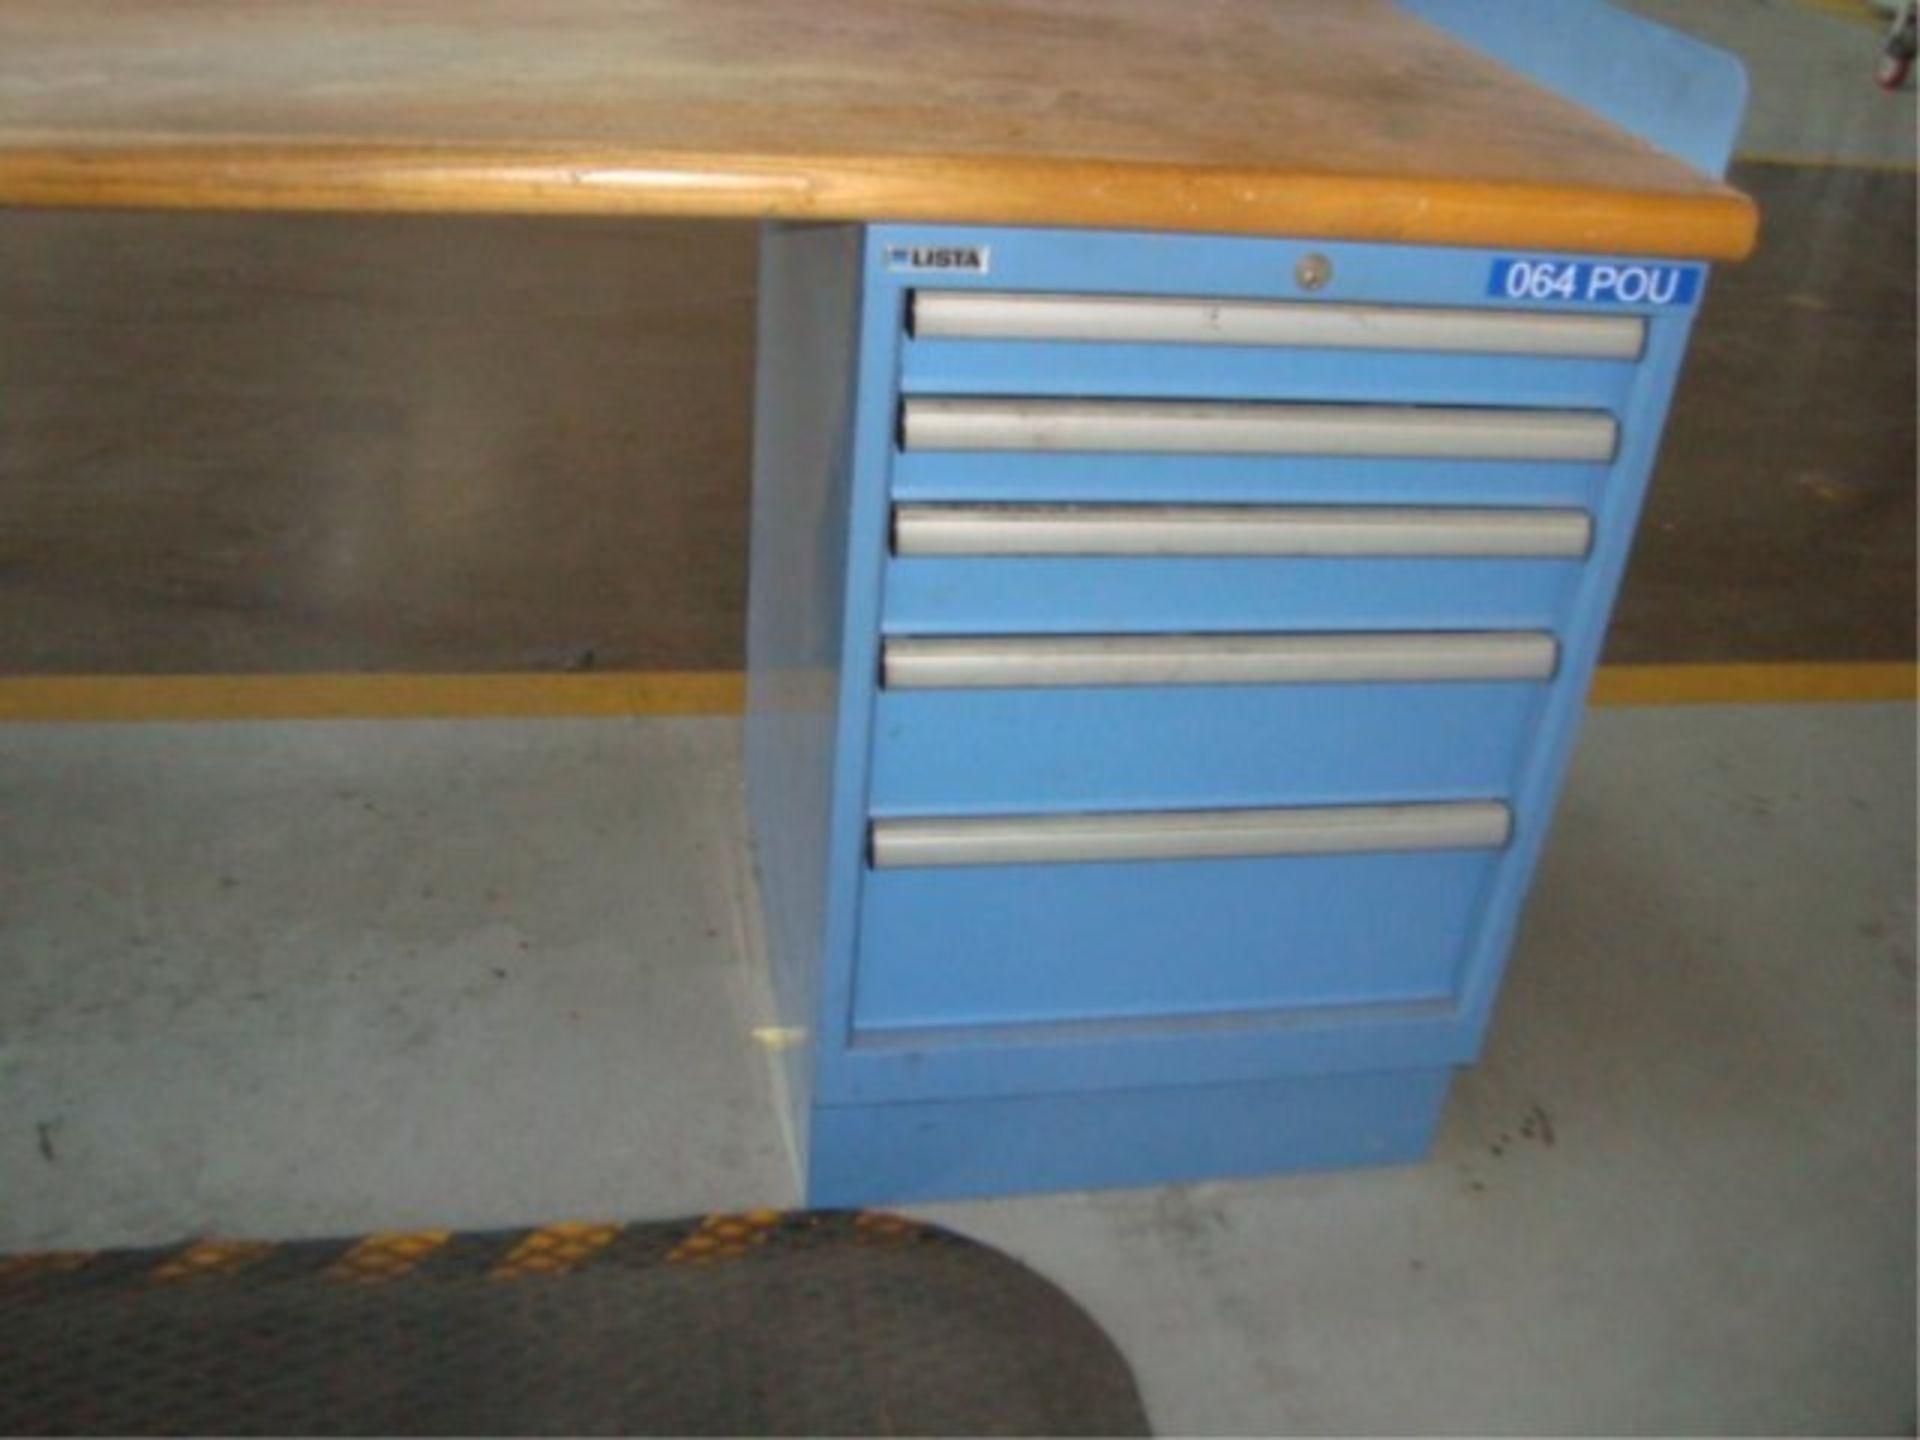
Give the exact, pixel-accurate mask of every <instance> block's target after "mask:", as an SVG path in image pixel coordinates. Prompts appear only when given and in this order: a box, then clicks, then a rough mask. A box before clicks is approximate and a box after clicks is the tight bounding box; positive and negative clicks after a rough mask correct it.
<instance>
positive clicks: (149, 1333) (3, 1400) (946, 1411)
mask: <svg viewBox="0 0 1920 1440" xmlns="http://www.w3.org/2000/svg"><path fill="white" fill-rule="evenodd" d="M0 1432H5V1433H8V1434H134V1435H139V1434H188V1433H192V1434H228V1435H234V1434H255V1435H257V1434H275V1435H295V1434H321V1435H340V1434H394V1435H408V1434H414V1435H418V1434H464V1435H524V1434H536V1435H537V1434H567V1435H589V1434H676V1435H696V1434H699V1435H710V1434H822V1435H835V1434H840V1435H853V1434H976V1435H989V1434H1003V1435H1004V1434H1022V1435H1043V1434H1061V1435H1072V1434H1102V1435H1142V1434H1146V1433H1147V1429H1146V1420H1145V1416H1144V1414H1143V1412H1142V1410H1141V1406H1140V1399H1139V1394H1138V1392H1137V1391H1136V1389H1135V1387H1134V1382H1133V1377H1132V1375H1131V1373H1130V1372H1129V1371H1128V1368H1127V1365H1126V1362H1125V1361H1124V1360H1123V1359H1122V1358H1121V1356H1120V1354H1119V1352H1118V1351H1117V1350H1116V1349H1115V1348H1114V1346H1113V1344H1112V1342H1111V1341H1110V1340H1108V1338H1107V1337H1106V1335H1105V1334H1104V1333H1103V1332H1102V1331H1101V1330H1100V1329H1099V1327H1098V1326H1096V1325H1095V1324H1094V1323H1093V1321H1092V1320H1090V1319H1089V1318H1088V1317H1087V1315H1086V1314H1085V1313H1084V1312H1083V1311H1082V1310H1080V1308H1079V1307H1078V1306H1076V1305H1075V1304H1074V1303H1073V1302H1072V1301H1071V1300H1069V1299H1068V1298H1067V1297H1066V1296H1065V1295H1063V1294H1062V1293H1061V1292H1060V1291H1059V1290H1057V1289H1056V1288H1054V1286H1052V1285H1051V1284H1049V1283H1048V1282H1047V1281H1045V1280H1042V1279H1041V1278H1040V1277H1039V1276H1037V1275H1035V1274H1034V1273H1033V1272H1032V1271H1030V1270H1028V1269H1026V1268H1025V1267H1024V1266H1022V1265H1019V1264H1018V1263H1016V1262H1015V1261H1013V1260H1011V1259H1009V1258H1007V1257H1006V1256H1004V1255H1001V1254H999V1253H998V1252H997V1251H994V1250H990V1249H988V1248H986V1247H984V1246H981V1245H977V1244H975V1243H973V1242H972V1241H969V1240H965V1239H963V1238H961V1237H959V1236H957V1235H954V1234H952V1233H950V1232H948V1231H944V1230H941V1229H938V1228H935V1227H931V1226H924V1225H919V1224H916V1223H914V1222H911V1221H908V1220H904V1219H902V1218H900V1217H897V1216H892V1215H885V1214H866V1213H863V1214H851V1213H842V1212H795V1213H787V1214H780V1213H776V1212H770V1211H767V1212H756V1213H754V1214H750V1215H736V1216H708V1217H706V1218H704V1219H701V1220H688V1221H677V1222H668V1223H664V1224H648V1225H632V1226H613V1225H557V1226H551V1227H548V1228H546V1229H541V1230H516V1231H504V1232H499V1233H490V1234H464V1235H448V1234H445V1233H443V1232H421V1233H418V1234H406V1235H382V1236H367V1237H362V1238H360V1239H358V1240H341V1241H316V1242H300V1243H295V1244H286V1245H256V1244H220V1243H211V1242H208V1243H201V1244H196V1245H190V1246H185V1247H180V1248H175V1249H170V1250H124V1251H102V1252H98V1253H91V1254H48V1255H26V1256H17V1257H13V1258H11V1259H0Z"/></svg>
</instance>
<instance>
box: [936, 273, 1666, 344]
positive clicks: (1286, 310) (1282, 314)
mask: <svg viewBox="0 0 1920 1440" xmlns="http://www.w3.org/2000/svg"><path fill="white" fill-rule="evenodd" d="M907 328H908V333H909V334H910V335H911V336H912V337H913V338H914V339H916V340H927V339H962V340H1081V341H1099V342H1112V341H1124V342H1129V343H1151V344H1188V345H1197V346H1200V347H1202V348H1203V349H1208V350H1219V349H1222V348H1229V347H1236V346H1246V345H1254V346H1281V347H1286V348H1299V347H1307V348H1311V349H1327V350H1369V351H1372V350H1386V351H1430V352H1437V353H1444V354H1468V355H1475V354H1479V355H1530V356H1539V357H1550V358H1556V359H1571V358H1585V359H1603V360H1636V359H1638V358H1639V356H1640V352H1641V350H1642V349H1643V348H1644V346H1645V344H1646V330H1647V327H1646V321H1644V320H1642V319H1641V318H1640V317H1639V316H1637V315H1606V314H1591V313H1589V314H1575V313H1554V312H1546V311H1516V310H1495V309H1472V308H1467V307H1462V306H1448V305H1378V304H1376V305H1355V304H1340V303H1336V302H1332V301H1325V300H1257V299H1249V298H1245V297H1226V298H1222V297H1204V296H1186V295H1126V294H1082V293H1072V292H1060V291H1051V292H1049V291H1006V290H999V291H995V290H921V291H916V292H915V293H914V294H912V295H911V296H909V297H908V306H907Z"/></svg>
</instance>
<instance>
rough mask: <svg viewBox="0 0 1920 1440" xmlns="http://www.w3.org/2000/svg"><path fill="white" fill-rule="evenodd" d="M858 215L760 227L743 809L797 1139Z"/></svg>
mask: <svg viewBox="0 0 1920 1440" xmlns="http://www.w3.org/2000/svg"><path fill="white" fill-rule="evenodd" d="M859 268H860V229H859V227H857V226H806V225H770V226H767V227H766V228H765V229H763V230H762V232H761V237H760V294H759V337H758V348H757V359H756V361H755V374H754V426H753V521H752V539H751V574H750V579H749V588H748V602H747V611H748V618H747V727H746V770H747V809H748V817H749V822H750V824H751V826H752V832H753V849H754V862H755V868H756V870H757V872H758V876H759V883H760V896H761V905H762V907H763V911H764V914H765V919H766V924H765V931H766V942H767V951H768V956H769V961H770V964H771V967H772V981H773V992H774V999H775V1003H776V1005H777V1006H778V1009H779V1019H780V1024H781V1026H782V1027H783V1028H784V1029H786V1030H787V1031H789V1032H790V1034H791V1033H792V1032H799V1034H798V1035H797V1036H795V1038H794V1039H792V1040H790V1041H789V1043H787V1044H786V1045H785V1047H784V1050H783V1056H784V1059H785V1069H786V1081H787V1089H788V1100H789V1103H790V1105H791V1107H792V1112H793V1122H794V1125H795V1131H796V1138H797V1139H798V1141H799V1143H800V1146H801V1149H802V1151H803V1153H804V1149H805V1145H806V1138H807V1137H806V1124H807V1114H808V1107H809V1104H810V1100H811V1093H812V1060H811V1056H812V1046H811V1045H810V1044H809V1043H807V1040H806V1038H805V1037H806V1036H808V1035H810V1034H811V1031H812V1028H813V1023H814V1022H813V1017H814V1015H815V1013H816V1010H817V1005H818V998H819V993H820V977H821V968H822V964H823V948H824V945H825V943H826V942H825V936H826V933H827V929H828V914H827V907H828V891H829V884H828V880H829V873H828V867H829V857H830V854H831V846H830V844H829V833H830V830H831V826H832V819H833V816H832V807H833V798H834V774H835V763H834V761H835V746H836V743H837V738H838V727H837V718H838V708H839V690H840V672H841V666H842V645H843V635H844V621H845V608H846V599H845V597H846V564H847V511H848V488H849V484H850V476H851V468H852V433H853V432H852V425H853V405H854V394H855V372H856V363H855V356H856V349H857V344H858V338H859V320H860V296H859Z"/></svg>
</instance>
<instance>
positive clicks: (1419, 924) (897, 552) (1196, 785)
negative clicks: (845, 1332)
mask: <svg viewBox="0 0 1920 1440" xmlns="http://www.w3.org/2000/svg"><path fill="white" fill-rule="evenodd" d="M1736 78H1737V77H1736ZM1736 91H1737V85H1735V86H1733V87H1732V88H1731V89H1729V90H1727V92H1726V93H1729V94H1731V93H1734V92H1736ZM1603 98H1604V97H1603ZM1612 103H1614V104H1615V108H1616V109H1618V108H1619V106H1620V105H1621V104H1624V103H1626V102H1621V101H1617V100H1616V101H1614V102H1612ZM1701 103H1702V104H1704V105H1706V111H1707V112H1710V113H1709V118H1710V119H1711V120H1712V121H1713V123H1714V124H1716V125H1718V126H1719V127H1720V129H1719V130H1718V131H1717V132H1716V133H1717V134H1718V135H1719V137H1720V138H1719V139H1717V140H1714V141H1711V142H1710V143H1711V144H1716V145H1718V146H1719V147H1720V149H1719V153H1718V160H1719V162H1721V163H1723V162H1724V158H1725V155H1724V146H1725V143H1726V138H1727V137H1730V135H1731V127H1732V125H1733V123H1734V120H1735V119H1736V118H1737V113H1738V103H1737V99H1736V100H1732V101H1727V100H1725V99H1717V100H1713V101H1712V102H1711V103H1708V102H1701ZM1693 123H1695V124H1700V123H1704V122H1702V121H1701V120H1700V119H1699V116H1698V115H1696V116H1695V119H1694V122H1693ZM1668 138H1669V139H1671V138H1672V137H1668ZM1709 158H1711V157H1709ZM1702 284H1703V272H1702V267H1701V266H1699V265H1697V264H1692V263H1679V262H1669V261H1663V260H1661V259H1659V258H1658V257H1636V256H1626V257H1622V256H1608V255H1595V256H1568V255H1534V254H1527V253H1524V252H1521V253H1513V252H1505V251H1496V250H1468V249H1443V248H1411V247H1397V246H1392V245H1381V244H1349V243H1341V242H1339V241H1337V240H1329V239H1319V238H1308V239H1301V240H1297V241H1296V240H1287V239H1245V238H1227V237H1206V236H1182V235H1162V234H1115V233H1091V232H1076V231H1039V230H1024V231H1023V230H1012V229H1004V230H1003V229H979V228H964V227H952V226H930V227H905V226H902V227H895V226H865V227H863V226H851V225H850V226H805V225H801V226H780V227H773V228H770V229H768V230H767V232H766V233H765V235H764V239H763V252H762V275H761V295H762V299H761V306H762V311H761V324H762V341H761V347H760V357H761V358H760V373H759V376H758V401H757V405H758V420H757V433H756V437H755V449H756V457H757V458H756V468H755V495H754V519H753V527H754V529H753V556H754V560H753V565H754V574H753V587H754V589H753V601H752V606H751V609H752V619H751V630H750V636H749V646H750V669H751V678H750V686H751V696H750V719H749V734H748V785H749V800H750V808H751V812H752V821H753V827H754V835H755V847H756V855H757V859H758V866H759V876H760V884H761V887H762V892H763V896H764V902H765V907H766V916H767V930H768V944H769V949H770V951H771V955H772V960H773V974H774V981H775V989H776V991H777V999H778V1003H779V1006H780V1010H781V1013H782V1023H783V1024H784V1025H785V1026H787V1027H789V1031H790V1034H791V1035H792V1036H793V1037H794V1039H795V1041H796V1043H794V1044H792V1045H790V1046H789V1047H788V1048H787V1049H786V1050H785V1051H784V1057H785V1063H786V1081H787V1087H788V1090H789V1097H790V1100H791V1106H792V1113H793V1116H794V1121H795V1129H796V1134H797V1138H798V1140H799V1143H800V1146H801V1150H802V1153H803V1155H804V1156H805V1161H804V1164H805V1170H806V1177H807V1179H806V1185H807V1192H808V1198H809V1200H810V1201H811V1202H812V1203H816V1204H834V1203H863V1202H873V1201H901V1200H913V1199H922V1198H932V1197H941V1196H958V1195H971V1194H991V1193H1000V1192H1006V1191H1014V1190H1032V1189H1046V1188H1065V1187H1081V1186H1096V1185H1122V1184H1137V1183H1147V1182H1154V1181H1163V1180H1173V1179H1191V1178H1200V1177H1205V1176H1218V1175H1240V1174H1257V1173H1266V1172H1272V1171H1281V1170H1288V1169H1296V1168H1303V1167H1318V1166H1334V1165H1350V1164H1366V1163H1380V1162H1390V1161H1401V1160H1410V1159H1414V1158H1417V1157H1418V1156H1420V1155H1421V1154H1423V1153H1424V1151H1425V1150H1426V1148H1427V1146H1428V1145H1429V1143H1430V1141H1431V1138H1432V1135H1433V1132H1434V1128H1435V1124H1436V1122H1437V1118H1438V1116H1439V1112H1440V1107H1441V1104H1442V1101H1443V1099H1444V1097H1445V1094H1446V1090H1447V1085H1448V1081H1449V1078H1450V1076H1451V1074H1452V1072H1453V1070H1454V1068H1455V1067H1458V1066H1460V1065H1463V1064H1465V1063H1468V1062H1470V1061H1471V1060H1472V1059H1473V1058H1474V1057H1475V1055H1476V1053H1477V1051H1478V1049H1479V1047H1480V1045H1481V1041H1482V1038H1483V1035H1484V1033H1485V1031H1486V1028H1487V1024H1488V1020H1489V1016H1490V1014H1491V1010H1492V1007H1493V1003H1494V999H1495V995H1496V992H1497V990H1498V986H1499V982H1500V977H1501V972H1502V969H1503V967H1504V964H1505V961H1506V957H1507V953H1508V950H1509V947H1510V945H1511V943H1512V940H1513V935H1514V930H1515V925H1516V923H1517V920H1518V918H1519V915H1520V913H1521V906H1522V901H1523V899H1524V897H1525V894H1526V890H1527V886H1528V882H1529V879H1530V877H1531V875H1532V873H1533V871H1534V868H1535V864H1536V861H1537V859H1538V857H1539V855H1540V850H1541V845H1542V842H1543V840H1544V839H1545V836H1546V832H1547V827H1548V823H1549V820H1550V817H1551V814H1552V810H1553V806H1554V802H1555V798H1556V795H1557V793H1558V790H1559V787H1560V784H1561V780H1562V777H1563V775H1564V773H1565V770H1566V767H1567V762H1568V758H1569V753H1570V749H1571V747H1572V744H1573V741H1574V736H1575V732H1576V730H1577V727H1578V722H1579V719H1580V714H1581V711H1582V707H1583V705H1584V702H1585V696H1586V691H1587V687H1588V683H1589V680H1590V678H1591V675H1592V672H1593V669H1594V665H1595V662H1596V659H1597V656H1598V653H1599V650H1600V645H1601V640H1602V637H1603V634H1604V631H1605V626H1606V620H1607V616H1608V612H1609V609H1610V607H1611V604H1612V601H1613V598H1614V595H1615V592H1616V590H1617V588H1618V585H1619V583H1620V578H1621V573H1622V570H1623V568H1624V566H1625V563H1626V559H1627V554H1628V549H1629V545H1630V542H1631V538H1632V534H1633V529H1634V524H1635V519H1636V516H1637V514H1638V512H1639V509H1640V503H1641V498H1642V495H1643V492H1644V490H1645V487H1646V483H1647V478H1648V473H1649V470H1650V468H1651V466H1652V462H1653V458H1654V454H1655V451H1656V448H1657V445H1658V441H1659V436H1660V431H1661V426H1662V423H1663V419H1664V415H1665V411H1666V407H1667V404H1668V399H1669V397H1670V395H1671V394H1672V391H1673V386H1674V381H1675V377H1676V373H1677V370H1678V367H1679V365H1680V361H1681V356H1682V354H1683V351H1684V349H1685V345H1686V338H1687V332H1688V328H1689V325H1690V324H1691V322H1692V318H1693V314H1694V310H1695V308H1696V306H1697V304H1698V301H1699V298H1700V295H1701V291H1702Z"/></svg>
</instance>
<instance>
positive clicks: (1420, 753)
mask: <svg viewBox="0 0 1920 1440" xmlns="http://www.w3.org/2000/svg"><path fill="white" fill-rule="evenodd" d="M1545 693H1546V685H1545V684H1544V683H1541V682H1538V681H1535V682H1524V681H1505V682H1477V683H1461V682H1447V683H1433V684H1307V685H1172V686H1155V687H1145V688H1114V687H1108V686H1091V687H1085V688H1071V689H1065V688H1063V689H1045V690H1014V689H969V690H883V691H882V692H881V693H880V695H879V696H878V699H877V702H876V703H877V710H876V713H875V716H874V746H873V760H872V770H871V774H870V777H869V789H870V804H871V808H872V810H873V812H874V813H875V814H878V815H893V814H929V813H982V812H1004V811H1009V810H1036V811H1048V810H1088V809H1094V808H1105V807H1133V806H1140V807H1153V806H1181V805H1193V806H1206V805H1235V804H1244V803H1246V802H1247V801H1248V799H1249V797H1255V796H1258V797H1265V798H1267V799H1269V800H1274V801H1284V802H1286V803H1290V804H1337V803H1340V802H1343V801H1380V802H1385V801H1391V800H1397V799H1404V800H1443V799H1452V798H1454V797H1457V796H1460V795H1486V794H1504V793H1506V792H1507V791H1508V790H1509V789H1511V787H1512V784H1513V780H1514V772H1515V770H1516V768H1517V766H1518V764H1519V761H1520V757H1521V756H1522V755H1523V754H1524V753H1525V745H1526V742H1527V740H1528V738H1529V736H1530V734H1531V731H1532V726H1533V723H1534V720H1535V718H1536V716H1537V714H1538V712H1539V709H1540V706H1541V703H1542V701H1543V699H1544V696H1545Z"/></svg>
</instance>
